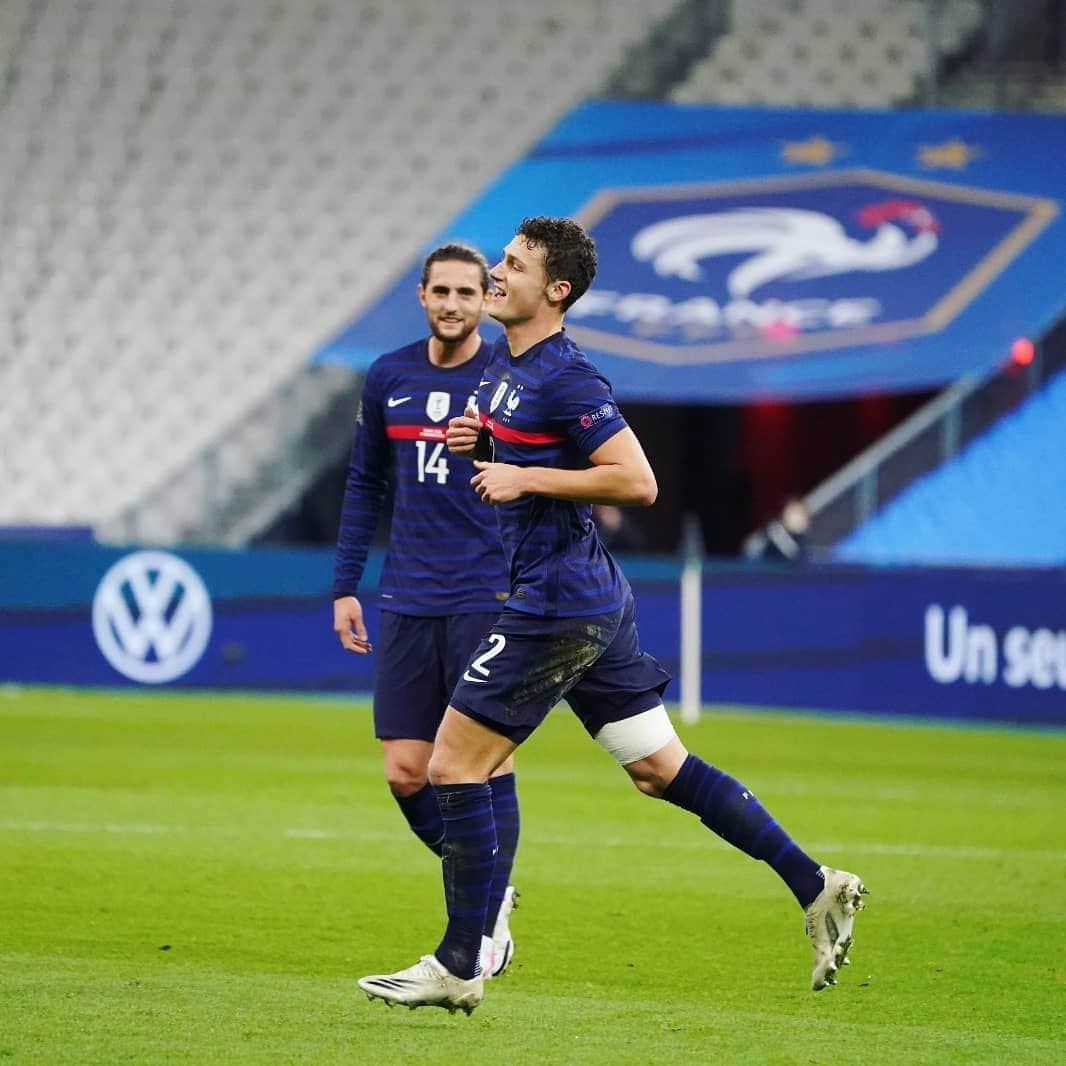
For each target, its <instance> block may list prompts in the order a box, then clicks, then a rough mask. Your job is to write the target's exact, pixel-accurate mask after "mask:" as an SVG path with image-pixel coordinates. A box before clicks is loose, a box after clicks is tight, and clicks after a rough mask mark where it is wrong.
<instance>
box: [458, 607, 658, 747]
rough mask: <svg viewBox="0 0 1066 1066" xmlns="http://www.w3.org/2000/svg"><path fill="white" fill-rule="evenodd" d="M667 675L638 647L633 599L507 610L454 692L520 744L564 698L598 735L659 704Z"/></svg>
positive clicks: (462, 706)
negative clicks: (584, 609) (577, 607)
mask: <svg viewBox="0 0 1066 1066" xmlns="http://www.w3.org/2000/svg"><path fill="white" fill-rule="evenodd" d="M669 681H670V675H669V674H668V673H667V672H666V670H664V669H663V667H662V664H661V663H660V662H659V661H658V660H657V659H655V658H654V657H653V656H651V655H648V654H647V652H642V651H641V650H640V638H639V637H638V635H637V624H636V610H635V608H634V605H633V597H632V596H630V597H629V599H628V600H627V601H626V603H625V605H624V606H622V607H620V608H619V609H618V610H617V611H612V612H611V613H610V614H597V615H590V616H589V617H586V618H543V617H541V616H540V615H532V614H525V613H524V612H522V611H515V610H512V609H511V608H506V607H505V608H504V611H503V614H501V615H500V617H499V618H498V619H497V620H496V622H495V623H494V624H493V625H492V627H491V628H490V629H489V631H488V633H487V634H486V635H485V637H484V639H483V640H482V641H481V643H480V644H479V645H478V648H477V651H476V652H474V655H473V657H472V658H471V660H470V665H469V666H468V667H467V668H466V670H464V671H463V676H462V677H461V678H460V680H459V684H458V685H456V687H455V691H454V692H453V693H452V699H451V703H452V706H453V707H455V708H456V709H457V710H459V711H462V712H463V714H465V715H467V716H468V717H470V718H473V719H475V720H476V721H478V722H481V723H482V724H483V725H486V726H488V727H489V728H490V729H493V730H495V731H496V732H497V733H502V734H503V735H504V736H505V737H508V738H510V739H511V740H513V741H515V743H517V744H520V743H521V742H522V741H523V740H525V739H526V737H528V736H529V735H530V733H532V732H533V730H534V729H536V728H537V726H538V725H540V723H541V722H543V721H544V719H545V718H546V717H547V715H548V712H549V711H550V710H551V709H552V707H554V706H555V705H556V704H557V703H558V702H559V701H560V700H563V699H565V700H566V702H567V703H569V704H570V707H571V708H572V710H573V711H574V713H575V714H576V715H577V716H578V718H579V719H580V720H581V724H582V725H583V726H584V727H585V729H586V730H588V732H589V734H590V735H591V736H595V735H596V734H597V733H598V732H599V731H600V730H601V729H602V728H603V727H604V726H605V725H606V724H607V723H608V722H620V721H622V720H623V719H625V718H632V717H633V715H635V714H640V713H641V712H642V711H647V710H650V709H651V708H652V707H656V706H658V704H660V703H661V702H662V695H663V690H664V689H665V688H666V686H667V684H668V683H669Z"/></svg>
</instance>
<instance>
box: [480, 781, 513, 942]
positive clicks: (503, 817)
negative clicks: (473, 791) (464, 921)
mask: <svg viewBox="0 0 1066 1066" xmlns="http://www.w3.org/2000/svg"><path fill="white" fill-rule="evenodd" d="M489 788H491V789H492V817H493V819H494V820H495V822H496V865H495V867H493V870H492V884H491V886H490V887H489V909H488V910H487V911H486V912H485V936H492V930H493V928H494V926H495V925H496V918H497V916H498V915H499V913H500V904H501V903H502V902H503V894H504V893H505V892H506V891H507V886H508V885H509V884H510V883H511V868H512V867H513V866H514V856H515V852H516V851H517V850H518V794H517V793H516V792H515V779H514V774H500V776H499V777H490V778H489Z"/></svg>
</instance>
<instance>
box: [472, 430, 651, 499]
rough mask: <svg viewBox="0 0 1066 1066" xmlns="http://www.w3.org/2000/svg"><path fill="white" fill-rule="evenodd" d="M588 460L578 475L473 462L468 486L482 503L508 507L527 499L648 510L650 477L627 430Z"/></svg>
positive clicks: (641, 451) (637, 443) (634, 438)
mask: <svg viewBox="0 0 1066 1066" xmlns="http://www.w3.org/2000/svg"><path fill="white" fill-rule="evenodd" d="M589 461H590V462H591V463H592V466H590V467H587V468H586V469H584V470H563V469H559V468H556V467H547V466H512V465H511V464H510V463H481V462H475V463H474V466H475V467H476V468H477V470H478V473H477V474H475V475H474V477H473V478H472V479H471V482H470V483H471V484H472V485H473V486H474V489H475V491H476V492H477V494H478V495H479V496H480V497H481V498H482V500H484V501H485V503H509V502H510V501H511V500H517V499H519V498H520V497H522V496H529V495H536V496H551V497H553V498H554V499H557V500H572V501H574V502H576V503H613V504H616V505H618V506H619V507H650V506H651V505H652V504H653V503H654V502H655V498H656V496H657V495H658V494H659V487H658V485H657V484H656V481H655V474H654V472H653V471H652V468H651V464H650V463H649V462H648V457H647V456H646V455H645V454H644V449H643V448H642V447H641V444H640V441H639V440H638V439H637V435H636V434H635V433H634V432H633V431H632V430H631V429H630V428H629V427H628V426H623V427H622V428H621V429H620V430H619V431H618V432H617V433H615V434H614V435H613V436H612V437H609V438H608V439H607V440H605V441H604V442H603V443H602V444H601V445H600V446H599V447H598V448H596V450H595V451H593V452H591V453H590V454H589Z"/></svg>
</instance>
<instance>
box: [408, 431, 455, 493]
mask: <svg viewBox="0 0 1066 1066" xmlns="http://www.w3.org/2000/svg"><path fill="white" fill-rule="evenodd" d="M428 443H429V442H428V441H424V440H416V441H415V447H416V448H417V449H418V481H419V484H422V483H424V482H425V480H426V475H427V474H428V475H430V476H431V477H432V476H433V475H434V474H436V475H437V484H438V485H443V484H444V483H445V482H446V481H447V480H448V457H447V456H446V455H442V454H441V453H442V452H443V451H444V444H443V443H441V444H434V445H433V451H431V452H430V453H429V457H428V458H427V457H426V445H427V444H428Z"/></svg>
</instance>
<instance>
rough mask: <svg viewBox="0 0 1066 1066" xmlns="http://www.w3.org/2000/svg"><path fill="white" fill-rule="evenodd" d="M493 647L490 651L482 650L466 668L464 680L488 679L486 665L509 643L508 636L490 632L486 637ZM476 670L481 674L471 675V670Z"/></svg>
mask: <svg viewBox="0 0 1066 1066" xmlns="http://www.w3.org/2000/svg"><path fill="white" fill-rule="evenodd" d="M485 639H486V640H487V641H488V642H489V643H490V644H491V645H492V647H491V648H489V650H488V651H485V652H482V653H481V654H480V655H479V656H478V657H477V658H476V659H473V660H472V661H471V663H470V665H469V666H468V667H467V668H466V673H465V674H463V680H464V681H487V680H488V676H489V669H488V667H487V666H486V665H485V663H487V662H488V661H489V659H495V658H496V656H497V655H499V654H500V652H501V651H503V649H504V646H505V645H506V643H507V638H506V637H505V636H504V635H503V634H502V633H490V634H489V635H488V636H487V637H486V638H485ZM471 670H476V671H477V672H478V673H479V674H480V675H481V676H480V677H471V676H470V671H471Z"/></svg>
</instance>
